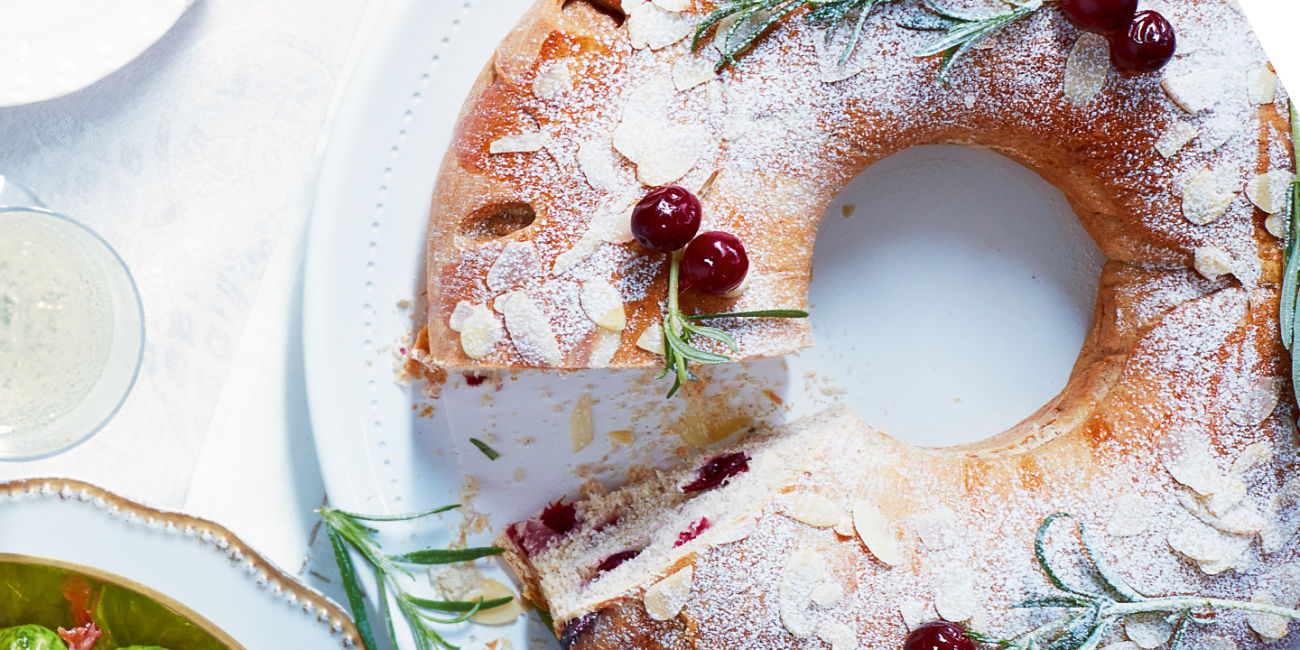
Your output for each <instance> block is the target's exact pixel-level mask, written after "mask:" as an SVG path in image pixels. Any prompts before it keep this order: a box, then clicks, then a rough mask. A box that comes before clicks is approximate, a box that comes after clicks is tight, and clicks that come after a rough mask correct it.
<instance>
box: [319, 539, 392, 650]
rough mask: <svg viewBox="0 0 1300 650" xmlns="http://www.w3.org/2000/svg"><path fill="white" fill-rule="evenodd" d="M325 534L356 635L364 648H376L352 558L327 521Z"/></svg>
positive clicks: (364, 599)
mask: <svg viewBox="0 0 1300 650" xmlns="http://www.w3.org/2000/svg"><path fill="white" fill-rule="evenodd" d="M325 533H326V534H328V535H329V538H330V547H331V548H333V549H334V561H335V562H336V563H338V565H339V575H340V576H341V577H342V578H343V592H344V593H345V594H347V597H348V607H349V608H350V609H351V610H352V620H354V621H356V623H357V633H358V634H360V635H361V642H362V643H363V644H365V647H366V648H371V649H374V648H378V647H379V644H377V643H375V633H374V630H372V629H371V627H370V615H369V614H367V613H366V597H365V595H364V594H362V592H361V586H360V585H358V584H357V568H356V565H355V564H353V563H352V556H351V555H350V554H348V548H347V545H346V544H344V542H343V537H342V536H341V535H340V534H339V532H338V531H337V530H335V529H334V527H333V526H330V525H329V522H328V521H326V526H325ZM382 579H383V578H380V580H382Z"/></svg>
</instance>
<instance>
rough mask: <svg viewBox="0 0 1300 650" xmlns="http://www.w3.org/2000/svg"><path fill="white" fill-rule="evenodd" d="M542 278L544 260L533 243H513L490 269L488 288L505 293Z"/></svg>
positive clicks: (502, 250)
mask: <svg viewBox="0 0 1300 650" xmlns="http://www.w3.org/2000/svg"><path fill="white" fill-rule="evenodd" d="M541 276H542V260H541V257H540V256H538V254H537V247H536V246H534V245H533V242H530V241H512V242H510V243H508V244H506V247H505V248H503V249H501V254H500V255H497V258H496V259H495V260H493V262H492V267H491V268H489V269H488V274H487V286H488V289H491V290H492V291H505V290H506V289H510V288H513V287H517V286H519V285H521V284H524V283H526V282H528V281H530V280H535V279H537V278H540V277H541Z"/></svg>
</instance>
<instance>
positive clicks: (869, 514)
mask: <svg viewBox="0 0 1300 650" xmlns="http://www.w3.org/2000/svg"><path fill="white" fill-rule="evenodd" d="M853 528H854V530H856V531H857V533H858V539H860V540H862V544H863V545H864V546H866V547H867V550H868V551H871V554H872V555H874V556H875V557H876V559H877V560H880V562H881V563H882V564H885V565H888V566H891V567H892V566H898V565H900V564H902V563H903V560H904V559H906V554H905V553H904V552H903V545H902V544H901V543H899V541H898V538H897V537H896V536H895V535H894V531H893V530H892V527H891V526H890V525H889V522H888V521H887V520H886V519H885V517H884V515H882V514H880V509H879V508H877V507H876V504H874V503H872V502H871V501H868V500H862V501H858V502H857V503H856V504H854V505H853Z"/></svg>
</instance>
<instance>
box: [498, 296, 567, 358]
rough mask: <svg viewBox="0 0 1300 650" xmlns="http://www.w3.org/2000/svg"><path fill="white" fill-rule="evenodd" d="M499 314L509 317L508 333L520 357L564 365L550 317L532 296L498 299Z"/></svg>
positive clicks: (507, 318) (507, 322) (507, 323)
mask: <svg viewBox="0 0 1300 650" xmlns="http://www.w3.org/2000/svg"><path fill="white" fill-rule="evenodd" d="M494 304H495V305H496V308H497V311H500V312H501V314H502V315H503V316H505V318H506V331H507V332H509V333H510V338H511V340H513V341H514V343H515V349H517V350H518V351H519V354H520V356H522V357H524V358H525V359H527V360H529V361H530V362H534V363H540V364H543V365H547V366H558V365H560V343H559V341H557V340H555V331H554V330H552V329H551V322H550V321H549V320H547V319H546V314H544V313H542V310H541V309H540V308H538V306H537V303H534V302H533V299H532V298H529V297H528V294H526V293H524V292H522V291H512V292H510V293H507V294H505V295H503V296H501V297H499V298H497V299H496V302H495V303H494Z"/></svg>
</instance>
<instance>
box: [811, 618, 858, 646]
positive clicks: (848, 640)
mask: <svg viewBox="0 0 1300 650" xmlns="http://www.w3.org/2000/svg"><path fill="white" fill-rule="evenodd" d="M817 638H818V639H821V640H822V642H823V643H826V644H828V645H830V647H831V650H857V648H858V635H857V633H856V632H854V631H853V628H850V627H849V626H847V625H845V624H843V623H840V622H839V621H824V622H823V623H822V624H821V625H819V626H817Z"/></svg>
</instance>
